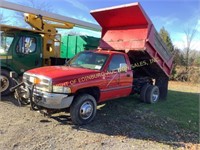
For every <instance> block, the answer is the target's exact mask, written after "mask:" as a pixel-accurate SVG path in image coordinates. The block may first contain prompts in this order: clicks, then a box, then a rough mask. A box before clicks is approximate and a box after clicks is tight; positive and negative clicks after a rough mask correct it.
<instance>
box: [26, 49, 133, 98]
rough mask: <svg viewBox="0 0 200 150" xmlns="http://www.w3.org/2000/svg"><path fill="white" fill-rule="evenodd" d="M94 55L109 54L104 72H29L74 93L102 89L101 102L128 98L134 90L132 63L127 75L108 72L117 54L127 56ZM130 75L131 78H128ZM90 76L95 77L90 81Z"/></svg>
mask: <svg viewBox="0 0 200 150" xmlns="http://www.w3.org/2000/svg"><path fill="white" fill-rule="evenodd" d="M92 52H94V53H101V54H109V55H110V56H109V59H108V60H107V63H106V64H105V66H104V68H103V69H102V70H91V69H84V68H74V67H68V66H48V67H41V68H35V69H32V70H29V71H27V73H30V74H36V75H40V76H45V77H48V78H51V79H52V82H53V85H57V86H67V87H70V88H71V90H72V93H76V92H77V90H79V89H83V88H88V87H98V88H99V89H100V91H101V92H100V99H99V102H102V101H105V100H108V99H114V98H118V97H124V96H128V95H130V93H131V90H132V82H133V75H132V71H131V69H130V62H129V61H128V60H127V64H128V68H129V71H128V72H127V73H118V72H108V71H107V70H108V64H109V62H110V58H111V57H112V56H113V55H115V54H121V55H124V56H125V58H126V59H128V57H127V55H126V54H124V53H121V52H114V51H105V50H104V51H99V50H97V51H92ZM127 74H129V75H130V77H126V75H127ZM88 76H95V78H91V79H89V78H88Z"/></svg>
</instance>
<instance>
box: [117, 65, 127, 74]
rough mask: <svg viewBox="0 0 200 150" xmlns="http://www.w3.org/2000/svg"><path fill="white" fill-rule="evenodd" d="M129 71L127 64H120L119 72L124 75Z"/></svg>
mask: <svg viewBox="0 0 200 150" xmlns="http://www.w3.org/2000/svg"><path fill="white" fill-rule="evenodd" d="M127 71H128V66H127V64H126V63H120V64H119V68H118V72H120V73H123V72H127Z"/></svg>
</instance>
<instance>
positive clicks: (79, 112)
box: [70, 94, 97, 125]
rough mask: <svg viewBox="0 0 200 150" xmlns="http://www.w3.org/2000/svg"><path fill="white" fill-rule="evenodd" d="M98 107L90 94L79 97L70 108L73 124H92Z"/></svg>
mask: <svg viewBox="0 0 200 150" xmlns="http://www.w3.org/2000/svg"><path fill="white" fill-rule="evenodd" d="M96 107H97V103H96V100H95V98H94V97H93V96H91V95H89V94H81V95H79V96H77V97H76V98H75V100H74V101H73V103H72V105H71V107H70V116H71V119H72V123H73V124H75V125H83V124H87V123H89V122H91V121H92V120H93V119H94V117H95V115H96ZM84 111H85V112H84ZM86 111H88V112H86Z"/></svg>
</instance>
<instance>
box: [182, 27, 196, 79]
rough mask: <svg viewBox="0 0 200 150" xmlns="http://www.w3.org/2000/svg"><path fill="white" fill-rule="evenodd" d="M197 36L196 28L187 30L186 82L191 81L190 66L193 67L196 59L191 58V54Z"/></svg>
mask: <svg viewBox="0 0 200 150" xmlns="http://www.w3.org/2000/svg"><path fill="white" fill-rule="evenodd" d="M195 34H196V28H192V27H190V28H187V30H185V37H186V42H185V49H184V51H185V71H186V81H189V76H190V72H191V68H190V66H191V65H192V62H193V61H194V59H193V58H192V57H191V54H192V53H191V52H192V42H193V39H194V37H195Z"/></svg>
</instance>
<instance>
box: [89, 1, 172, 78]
mask: <svg viewBox="0 0 200 150" xmlns="http://www.w3.org/2000/svg"><path fill="white" fill-rule="evenodd" d="M91 15H92V16H93V17H94V18H95V19H96V21H97V22H98V23H99V24H100V25H101V27H102V35H101V41H100V46H99V47H101V48H102V49H111V50H122V51H124V50H126V51H146V52H147V54H148V55H149V57H150V58H153V59H156V58H157V57H159V59H160V61H161V62H156V63H157V65H158V66H159V68H160V69H161V71H162V72H163V73H164V74H165V75H167V76H169V75H170V73H171V70H172V61H173V57H172V55H171V54H170V53H169V52H168V51H167V49H166V46H165V45H164V43H163V42H162V40H161V39H160V38H159V35H158V34H157V31H156V30H155V28H154V26H153V24H152V22H151V20H150V19H149V17H148V16H147V15H146V13H145V12H144V10H143V8H142V7H141V5H140V4H139V3H132V4H128V5H121V6H116V7H110V8H105V9H99V10H94V11H91ZM161 64H165V65H164V66H163V65H161Z"/></svg>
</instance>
